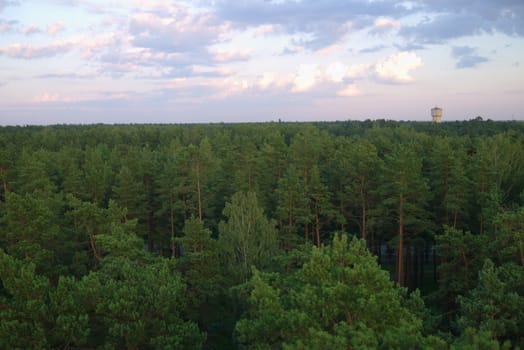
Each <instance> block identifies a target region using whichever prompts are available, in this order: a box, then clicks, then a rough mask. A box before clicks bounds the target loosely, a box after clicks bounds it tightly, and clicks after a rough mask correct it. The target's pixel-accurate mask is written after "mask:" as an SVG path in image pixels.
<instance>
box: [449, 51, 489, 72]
mask: <svg viewBox="0 0 524 350" xmlns="http://www.w3.org/2000/svg"><path fill="white" fill-rule="evenodd" d="M451 55H452V56H453V57H454V58H456V59H457V63H456V65H455V66H456V67H457V68H458V69H462V68H472V67H475V66H477V65H478V64H480V63H483V62H487V61H489V60H488V58H486V57H482V56H479V55H478V54H477V49H476V48H474V47H469V46H454V47H453V48H452V50H451Z"/></svg>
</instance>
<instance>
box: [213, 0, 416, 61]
mask: <svg viewBox="0 0 524 350" xmlns="http://www.w3.org/2000/svg"><path fill="white" fill-rule="evenodd" d="M207 3H208V4H210V5H214V6H215V8H216V13H217V16H218V17H220V18H222V19H223V20H225V21H228V22H230V23H231V25H232V26H233V27H236V28H241V29H243V28H246V27H253V26H255V27H257V26H262V25H278V26H279V27H280V28H282V31H283V32H286V33H287V34H289V35H294V34H300V33H307V34H309V37H307V38H306V39H304V40H302V41H301V42H300V43H298V44H299V45H301V46H304V47H306V48H308V49H310V50H314V51H315V50H319V49H321V48H324V47H328V46H330V45H333V44H336V43H338V42H339V41H341V39H342V38H344V37H345V36H346V35H348V34H349V33H351V32H352V31H356V30H359V29H362V28H366V27H369V26H373V24H374V20H373V19H374V18H377V17H385V18H388V19H391V21H394V20H395V19H396V18H397V17H399V16H403V15H406V14H409V13H411V12H412V10H411V9H407V8H405V7H400V6H396V3H395V2H394V1H365V0H347V1H237V0H218V1H208V2H207ZM379 24H380V23H379Z"/></svg>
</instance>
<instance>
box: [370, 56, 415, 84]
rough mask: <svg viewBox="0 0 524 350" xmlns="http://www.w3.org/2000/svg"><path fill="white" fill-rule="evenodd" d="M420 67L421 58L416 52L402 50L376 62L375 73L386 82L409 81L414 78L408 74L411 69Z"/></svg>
mask: <svg viewBox="0 0 524 350" xmlns="http://www.w3.org/2000/svg"><path fill="white" fill-rule="evenodd" d="M420 67H422V59H421V58H420V57H419V56H417V54H415V53H414V52H410V51H403V52H399V53H397V54H393V55H390V56H389V57H387V58H386V59H384V60H382V61H379V62H377V64H376V65H375V75H376V77H377V78H378V79H380V80H382V81H386V82H394V83H409V82H412V81H413V80H414V79H413V77H412V76H411V75H410V73H411V71H412V70H415V69H417V68H420Z"/></svg>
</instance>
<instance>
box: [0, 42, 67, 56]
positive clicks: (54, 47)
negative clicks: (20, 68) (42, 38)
mask: <svg viewBox="0 0 524 350" xmlns="http://www.w3.org/2000/svg"><path fill="white" fill-rule="evenodd" d="M73 46H74V45H73V43H72V42H70V41H58V42H53V43H50V44H43V45H33V44H12V45H8V46H2V47H0V55H5V56H8V57H11V58H23V59H34V58H43V57H52V56H56V55H60V54H64V53H66V52H68V51H70V50H71V49H72V48H73Z"/></svg>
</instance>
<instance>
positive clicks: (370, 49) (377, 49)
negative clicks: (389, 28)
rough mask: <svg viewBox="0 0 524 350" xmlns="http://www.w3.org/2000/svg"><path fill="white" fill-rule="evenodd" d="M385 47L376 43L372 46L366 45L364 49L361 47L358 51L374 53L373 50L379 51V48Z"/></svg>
mask: <svg viewBox="0 0 524 350" xmlns="http://www.w3.org/2000/svg"><path fill="white" fill-rule="evenodd" d="M385 48H387V46H386V45H376V46H373V47H367V48H365V49H362V50H360V51H359V52H360V53H374V52H378V51H381V50H383V49H385Z"/></svg>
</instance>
